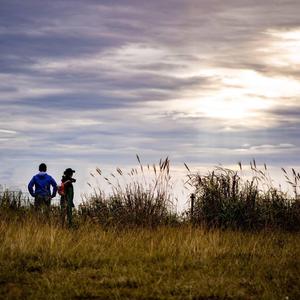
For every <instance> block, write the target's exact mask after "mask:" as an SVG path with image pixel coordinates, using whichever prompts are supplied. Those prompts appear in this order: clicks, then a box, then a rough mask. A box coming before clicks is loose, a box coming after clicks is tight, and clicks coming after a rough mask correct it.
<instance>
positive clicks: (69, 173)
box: [64, 168, 75, 177]
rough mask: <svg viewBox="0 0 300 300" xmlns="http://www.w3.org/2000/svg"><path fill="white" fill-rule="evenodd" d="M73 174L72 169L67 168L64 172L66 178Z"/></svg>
mask: <svg viewBox="0 0 300 300" xmlns="http://www.w3.org/2000/svg"><path fill="white" fill-rule="evenodd" d="M74 173H75V170H73V169H72V168H68V169H66V170H65V171H64V175H65V176H67V177H72V176H73V174H74Z"/></svg>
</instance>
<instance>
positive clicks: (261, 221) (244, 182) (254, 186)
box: [185, 160, 300, 230]
mask: <svg viewBox="0 0 300 300" xmlns="http://www.w3.org/2000/svg"><path fill="white" fill-rule="evenodd" d="M185 166H186V168H187V170H188V175H187V176H188V180H187V184H188V185H189V186H190V187H191V188H192V191H193V195H194V203H193V211H189V214H190V215H191V219H192V222H193V223H194V224H201V225H204V226H207V227H221V228H228V227H230V228H240V229H261V228H268V227H274V228H275V227H276V228H282V229H288V230H299V229H300V210H299V207H300V205H299V204H300V203H299V201H300V199H299V198H298V190H299V179H300V175H299V173H296V171H295V170H294V169H292V179H291V178H290V177H289V176H288V173H287V172H286V171H285V169H283V171H284V173H285V177H286V179H287V182H288V183H289V184H291V185H292V186H293V191H294V195H289V194H288V193H287V192H283V191H282V190H281V188H280V187H278V188H277V187H275V186H274V184H273V181H272V179H271V178H270V175H269V173H268V169H267V166H266V165H264V167H263V168H258V166H257V165H256V162H255V160H253V161H252V162H251V163H250V170H251V173H252V174H251V176H250V178H248V179H245V178H243V174H242V171H243V167H242V164H241V163H239V170H238V171H234V170H231V169H228V168H224V167H216V168H215V169H214V170H213V171H210V172H208V173H207V174H205V175H202V174H200V173H199V172H194V173H193V172H191V170H190V169H189V167H188V166H187V165H186V164H185Z"/></svg>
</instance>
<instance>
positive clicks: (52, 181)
mask: <svg viewBox="0 0 300 300" xmlns="http://www.w3.org/2000/svg"><path fill="white" fill-rule="evenodd" d="M50 184H51V186H52V189H53V190H52V195H51V198H54V197H55V196H56V192H57V183H56V181H55V180H54V179H53V178H52V177H51V180H50Z"/></svg>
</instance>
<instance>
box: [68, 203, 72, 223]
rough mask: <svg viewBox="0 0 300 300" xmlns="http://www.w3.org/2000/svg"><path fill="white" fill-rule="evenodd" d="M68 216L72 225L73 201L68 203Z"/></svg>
mask: <svg viewBox="0 0 300 300" xmlns="http://www.w3.org/2000/svg"><path fill="white" fill-rule="evenodd" d="M67 218H68V225H69V227H72V203H68V205H67Z"/></svg>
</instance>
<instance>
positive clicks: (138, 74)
mask: <svg viewBox="0 0 300 300" xmlns="http://www.w3.org/2000/svg"><path fill="white" fill-rule="evenodd" d="M299 9H300V4H299V3H298V1H282V2H280V3H279V2H278V3H277V4H276V5H274V2H273V1H271V0H268V1H264V2H263V3H262V2H260V3H258V2H255V1H250V0H249V1H238V0H230V1H217V0H216V1H215V0H214V1H198V0H197V1H196V0H188V1H179V0H175V1H174V0H172V1H169V0H167V1H140V0H139V1H137V0H133V1H132V0H130V1H127V0H122V1H121V0H120V1H109V2H103V1H102V2H99V1H93V0H87V1H84V2H83V1H79V0H75V1H51V2H47V3H44V2H43V3H41V2H40V1H36V0H28V1H17V0H9V1H8V0H4V1H2V2H1V10H0V38H1V40H2V41H3V42H2V43H0V52H1V56H0V109H1V110H0V156H1V170H0V183H1V181H6V182H7V181H9V178H10V176H18V178H19V179H18V180H20V182H22V180H25V179H24V178H23V177H22V178H21V177H20V176H19V175H16V174H17V169H18V167H22V168H24V169H25V171H24V174H25V173H26V174H27V175H28V176H29V174H31V172H33V169H32V164H34V163H35V164H37V163H38V162H39V161H40V160H46V161H49V162H50V164H53V166H56V167H58V168H62V167H63V166H64V165H63V161H65V162H68V164H70V165H73V164H74V165H76V164H77V167H78V169H79V170H80V172H83V173H86V168H87V167H88V166H93V165H94V164H96V162H98V161H100V162H103V164H106V165H114V164H119V163H122V164H125V165H127V164H131V163H133V161H134V154H135V153H139V154H141V155H142V156H144V157H145V159H146V160H149V161H151V160H153V161H156V160H158V159H159V158H160V157H163V156H165V155H170V157H171V159H173V160H174V163H175V164H177V165H181V164H182V162H183V161H185V162H188V163H191V164H199V165H207V164H215V163H218V162H221V163H228V164H233V163H235V162H237V161H239V160H246V161H249V160H251V159H252V158H253V156H255V157H257V158H258V159H259V160H261V161H266V162H270V163H272V164H281V165H284V164H285V163H287V164H293V163H295V164H296V165H300V161H299V155H298V153H299V147H300V144H299V138H300V134H299V132H300V131H299V111H300V104H299V97H300V89H299V80H300V76H299V74H300V73H299V59H298V56H297V54H298V52H299V51H300V49H299V39H300V37H299V28H300V22H299V13H298V12H299ZM298 50H299V51H298ZM245 145H248V146H245ZM8 170H9V172H8ZM27 175H26V176H27ZM58 175H59V174H57V176H58ZM84 180H85V179H84V176H83V177H82V181H84Z"/></svg>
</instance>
